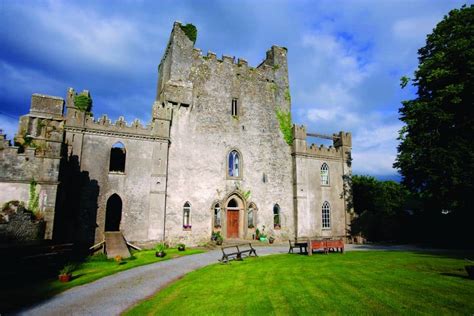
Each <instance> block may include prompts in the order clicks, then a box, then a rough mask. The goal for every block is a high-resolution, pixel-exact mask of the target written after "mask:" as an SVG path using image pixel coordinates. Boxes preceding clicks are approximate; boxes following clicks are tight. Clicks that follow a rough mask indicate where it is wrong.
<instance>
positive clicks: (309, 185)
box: [0, 23, 351, 245]
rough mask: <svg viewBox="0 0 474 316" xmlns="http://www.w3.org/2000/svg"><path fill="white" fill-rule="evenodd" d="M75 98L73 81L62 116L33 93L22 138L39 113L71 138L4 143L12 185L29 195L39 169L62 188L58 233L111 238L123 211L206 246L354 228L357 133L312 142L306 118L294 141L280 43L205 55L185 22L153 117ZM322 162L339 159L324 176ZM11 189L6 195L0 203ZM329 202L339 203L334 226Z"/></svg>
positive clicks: (133, 222) (150, 230)
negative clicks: (257, 55)
mask: <svg viewBox="0 0 474 316" xmlns="http://www.w3.org/2000/svg"><path fill="white" fill-rule="evenodd" d="M81 94H83V95H86V96H89V93H88V92H87V91H83V92H81ZM76 96H77V94H76V92H75V91H74V90H73V89H69V90H68V93H67V96H66V101H65V103H66V108H67V113H66V115H63V113H62V111H63V105H64V101H63V100H62V99H60V98H56V97H46V96H39V95H34V96H33V101H32V106H31V111H30V114H29V115H27V116H26V118H25V117H22V118H21V119H20V129H19V132H18V135H20V136H21V135H26V134H25V133H24V132H23V130H24V128H25V126H28V128H29V129H28V133H30V129H31V128H32V129H35V128H36V127H35V126H37V125H38V123H34V122H35V119H36V118H38V117H41V118H43V120H44V119H47V120H49V121H48V122H47V123H48V124H49V125H54V124H56V125H58V126H57V129H55V130H54V131H60V132H61V136H60V137H59V136H58V137H56V136H54V137H53V136H51V135H49V134H48V135H49V136H48V135H46V134H44V135H43V134H41V133H40V134H38V133H36V134H34V135H33V134H32V135H31V137H33V140H34V141H35V142H40V141H41V142H44V143H45V145H44V146H46V147H45V148H47V150H42V151H40V150H38V146H36V148H31V147H27V148H26V150H25V153H18V148H16V147H11V146H7V144H6V143H5V142H4V145H3V147H1V148H0V155H1V158H2V160H1V161H0V168H1V169H0V171H1V172H2V175H3V174H4V175H6V176H5V177H2V178H1V179H0V189H1V188H3V190H2V191H4V192H10V191H14V192H15V194H14V195H15V197H16V198H17V199H18V200H25V199H27V197H28V192H27V191H25V188H26V187H22V185H23V186H25V185H26V186H28V184H29V182H30V181H31V180H32V179H35V181H37V182H38V183H39V184H40V185H41V186H42V187H41V188H42V190H45V191H47V192H48V197H49V196H50V194H52V189H51V188H50V187H49V186H51V185H54V189H55V190H58V197H57V199H55V200H53V201H55V204H54V203H53V208H52V209H50V208H47V207H46V206H44V207H46V208H47V209H48V210H49V212H50V213H51V215H50V216H49V217H47V218H46V222H47V227H50V229H49V231H50V232H49V233H48V232H47V233H46V235H45V237H46V238H51V237H52V225H53V217H52V216H54V210H56V214H55V216H54V223H55V230H54V236H53V237H54V238H58V239H67V240H75V241H78V242H84V243H87V244H91V243H93V242H99V241H102V240H103V235H104V231H105V230H106V227H110V226H108V225H110V222H109V221H110V218H111V217H110V216H112V215H110V214H112V213H113V212H115V213H116V214H118V223H119V227H118V228H119V229H120V230H121V231H122V232H123V233H124V236H125V237H126V238H127V240H130V241H136V242H150V241H160V240H166V241H169V242H171V243H176V242H184V243H186V244H189V245H193V244H194V245H195V244H198V243H201V242H206V241H208V240H209V238H210V236H211V233H212V232H214V231H220V232H221V234H222V235H223V237H224V238H238V239H251V238H252V237H253V236H254V235H255V232H256V229H257V228H258V229H259V230H260V231H261V230H262V229H263V227H265V233H268V234H270V235H271V236H273V237H275V238H276V239H281V240H284V239H288V238H294V237H298V236H299V237H303V236H319V237H341V236H346V234H347V220H346V217H347V216H348V214H349V212H348V210H347V205H346V197H345V193H344V192H345V190H344V183H345V182H344V179H345V178H346V177H347V176H350V173H351V167H350V151H351V135H350V133H344V132H340V133H339V134H335V135H333V136H331V138H332V139H333V142H334V147H329V148H326V147H315V146H314V145H311V146H310V147H308V146H307V144H306V138H307V134H306V130H305V127H302V126H294V127H293V143H292V144H291V145H289V144H288V143H287V142H286V141H285V139H284V137H283V134H282V130H281V128H280V122H279V120H278V118H277V114H276V113H277V111H280V112H285V113H288V112H289V111H290V110H291V104H290V102H291V100H290V97H289V81H288V64H287V50H286V48H282V47H278V46H273V47H271V49H270V50H269V51H268V52H267V54H266V58H265V60H264V61H263V62H262V63H261V64H260V65H259V66H257V67H251V66H249V65H248V63H247V62H246V61H245V60H243V59H238V60H237V61H236V60H235V58H233V57H228V56H222V58H221V59H218V58H217V57H216V55H215V54H214V53H211V52H209V53H207V55H206V56H204V55H203V54H202V53H201V51H200V50H198V49H196V48H194V44H193V42H192V41H191V40H190V39H189V38H188V36H187V35H186V34H185V33H184V31H183V30H182V28H181V25H180V24H179V23H175V24H174V27H173V30H172V32H171V36H170V40H169V43H168V46H167V49H166V51H165V54H164V56H163V58H162V60H161V63H160V65H159V68H158V86H157V95H156V100H155V101H154V103H153V106H152V120H151V122H150V123H149V124H148V125H146V126H143V125H142V124H141V123H140V122H139V121H134V122H133V123H132V124H127V123H126V122H125V120H124V119H123V117H120V118H119V119H118V120H117V121H116V122H111V121H110V120H109V119H108V118H107V116H105V115H104V116H102V117H101V118H100V119H98V120H95V119H94V118H93V117H91V115H90V114H88V113H87V112H85V111H82V110H80V109H79V108H78V107H76V106H75V102H74V99H75V97H76ZM26 121H28V123H25V122H26ZM42 122H43V121H42ZM53 123H54V124H53ZM35 124H36V125H35ZM41 124H45V123H41ZM48 124H47V125H46V126H49V125H48ZM42 126H43V125H42ZM30 127H31V128H30ZM46 130H47V128H46ZM46 130H45V131H46ZM40 132H42V130H41V131H40ZM50 132H51V131H50ZM50 134H51V133H50ZM54 135H56V134H54ZM48 137H49V138H48ZM117 144H118V145H117ZM53 145H54V146H53ZM48 146H49V147H48ZM55 146H56V147H55ZM114 146H119V147H120V150H119V152H121V153H123V154H124V156H125V166H124V169H122V170H119V171H117V170H112V168H111V167H110V166H111V159H112V158H111V157H112V156H113V155H114V154H113V150H112V147H114ZM61 148H62V152H61ZM117 148H118V147H117ZM114 150H116V149H114ZM53 153H54V154H53ZM230 156H232V157H233V158H230ZM26 157H29V158H30V159H29V160H25V158H26ZM235 157H238V158H235ZM47 159H49V160H47ZM60 160H61V162H60ZM25 164H26V165H25ZM323 164H325V165H326V166H327V167H328V168H329V169H328V170H329V171H328V177H329V183H327V184H325V185H321V183H322V182H321V178H322V174H321V167H322V166H323ZM26 170H28V171H26ZM31 173H34V174H31ZM326 174H327V173H326ZM15 181H16V182H15ZM58 183H60V185H59V186H58ZM43 187H44V189H43ZM54 194H56V191H54ZM9 196H10V197H11V196H12V195H11V194H10V195H9ZM10 197H8V198H7V195H6V194H5V195H1V193H0V202H2V201H4V200H5V201H6V200H7V199H8V200H11V198H10ZM55 197H56V195H55ZM47 201H48V202H49V201H51V199H50V198H48V200H47ZM325 201H327V202H328V203H329V204H328V205H330V208H329V212H327V214H326V215H327V219H326V222H325V225H324V226H325V227H323V226H322V217H323V214H322V205H323V203H324V202H325ZM54 205H55V208H54ZM49 206H50V204H48V207H49ZM249 210H252V216H249ZM326 215H325V216H326ZM116 220H117V219H116ZM252 221H253V222H252ZM107 222H108V223H109V224H107ZM118 228H117V229H118ZM107 229H108V228H107ZM47 231H48V229H47Z"/></svg>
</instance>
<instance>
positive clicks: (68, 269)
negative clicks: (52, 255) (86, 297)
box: [58, 263, 76, 282]
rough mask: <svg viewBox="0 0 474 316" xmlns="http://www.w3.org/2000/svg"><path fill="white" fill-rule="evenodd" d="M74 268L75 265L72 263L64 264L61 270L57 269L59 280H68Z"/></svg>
mask: <svg viewBox="0 0 474 316" xmlns="http://www.w3.org/2000/svg"><path fill="white" fill-rule="evenodd" d="M74 270H76V265H75V264H73V263H68V264H66V265H65V266H64V267H63V268H62V269H61V270H59V276H58V278H59V281H60V282H69V281H71V278H72V272H73V271H74Z"/></svg>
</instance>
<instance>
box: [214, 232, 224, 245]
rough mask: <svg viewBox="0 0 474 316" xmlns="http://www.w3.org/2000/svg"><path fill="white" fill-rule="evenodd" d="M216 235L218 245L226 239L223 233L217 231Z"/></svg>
mask: <svg viewBox="0 0 474 316" xmlns="http://www.w3.org/2000/svg"><path fill="white" fill-rule="evenodd" d="M214 236H215V239H214V240H215V241H216V245H218V246H220V245H222V242H223V241H224V238H222V235H221V233H220V232H217V233H215V235H214Z"/></svg>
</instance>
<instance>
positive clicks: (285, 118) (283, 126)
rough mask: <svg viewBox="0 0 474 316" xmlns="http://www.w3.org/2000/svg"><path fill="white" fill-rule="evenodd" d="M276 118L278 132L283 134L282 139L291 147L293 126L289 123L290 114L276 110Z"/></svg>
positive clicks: (279, 109)
mask: <svg viewBox="0 0 474 316" xmlns="http://www.w3.org/2000/svg"><path fill="white" fill-rule="evenodd" d="M276 117H277V119H278V123H279V124H280V131H281V132H282V134H283V138H284V139H285V141H286V143H287V144H288V145H290V146H291V145H292V144H293V124H292V122H291V112H290V111H285V110H283V109H281V108H277V109H276Z"/></svg>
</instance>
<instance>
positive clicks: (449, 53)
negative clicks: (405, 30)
mask: <svg viewBox="0 0 474 316" xmlns="http://www.w3.org/2000/svg"><path fill="white" fill-rule="evenodd" d="M418 55H419V66H418V69H417V70H416V72H415V78H414V79H413V80H412V82H413V85H414V86H415V87H416V88H417V97H416V98H415V99H413V100H409V101H404V102H403V105H402V107H401V109H400V110H399V113H400V119H401V121H403V122H404V123H405V126H404V127H403V128H402V130H401V131H400V140H401V143H400V145H399V147H398V156H397V159H396V162H395V164H394V167H396V168H398V169H399V170H400V172H401V174H402V176H403V184H405V185H406V186H407V187H408V188H409V189H410V190H411V191H412V192H416V193H419V194H420V196H421V197H422V198H423V200H424V201H425V202H426V206H425V211H426V213H430V214H431V216H439V214H441V212H443V213H447V212H451V213H452V214H451V215H450V216H456V217H457V221H458V222H462V221H465V220H466V216H468V217H469V218H472V213H473V212H474V210H472V209H470V201H471V199H472V198H473V196H474V115H473V113H474V109H473V107H474V104H473V103H474V6H473V5H471V6H469V7H467V6H463V7H462V8H460V9H455V10H452V11H451V12H449V14H448V15H447V16H445V17H444V19H443V20H442V21H441V22H440V23H438V25H437V26H436V27H435V29H434V30H433V33H431V34H429V35H428V36H427V39H426V45H425V46H424V47H422V48H420V49H419V50H418ZM403 83H404V82H403V80H402V84H403ZM405 84H406V83H405ZM435 214H436V215H435ZM469 225H472V223H470V224H469Z"/></svg>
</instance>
